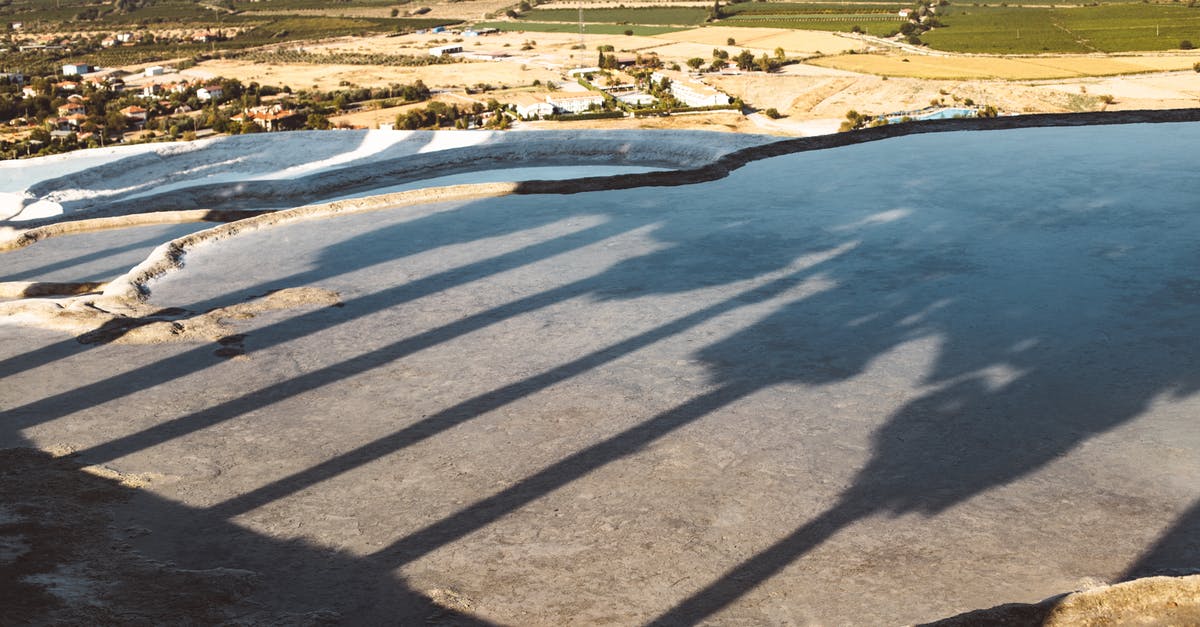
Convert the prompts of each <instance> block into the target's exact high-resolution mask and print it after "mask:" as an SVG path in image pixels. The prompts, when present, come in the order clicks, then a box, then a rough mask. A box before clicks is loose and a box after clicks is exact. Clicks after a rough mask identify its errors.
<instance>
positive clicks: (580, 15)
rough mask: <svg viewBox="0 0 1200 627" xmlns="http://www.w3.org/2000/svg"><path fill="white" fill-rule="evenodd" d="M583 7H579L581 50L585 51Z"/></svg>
mask: <svg viewBox="0 0 1200 627" xmlns="http://www.w3.org/2000/svg"><path fill="white" fill-rule="evenodd" d="M584 48H585V47H584V45H583V5H582V4H580V5H579V49H580V50H583V49H584Z"/></svg>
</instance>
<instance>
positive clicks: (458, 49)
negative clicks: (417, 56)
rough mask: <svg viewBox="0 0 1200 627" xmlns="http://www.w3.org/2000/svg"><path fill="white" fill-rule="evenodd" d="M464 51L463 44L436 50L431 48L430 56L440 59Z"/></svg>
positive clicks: (439, 47)
mask: <svg viewBox="0 0 1200 627" xmlns="http://www.w3.org/2000/svg"><path fill="white" fill-rule="evenodd" d="M462 51H463V47H462V44H450V45H448V46H438V47H436V48H430V49H429V56H431V57H440V56H442V55H444V54H455V53H458V52H462Z"/></svg>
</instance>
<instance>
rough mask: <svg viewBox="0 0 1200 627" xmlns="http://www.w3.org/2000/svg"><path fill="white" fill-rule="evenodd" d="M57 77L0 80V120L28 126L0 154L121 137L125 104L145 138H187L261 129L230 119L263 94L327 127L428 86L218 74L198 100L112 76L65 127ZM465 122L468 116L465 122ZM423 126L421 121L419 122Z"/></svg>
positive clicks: (422, 93) (314, 125)
mask: <svg viewBox="0 0 1200 627" xmlns="http://www.w3.org/2000/svg"><path fill="white" fill-rule="evenodd" d="M60 79H61V77H58V76H40V77H35V78H32V79H31V80H29V81H28V82H27V83H26V85H20V84H17V83H14V82H10V81H8V80H4V79H0V120H2V121H4V122H8V123H13V125H20V124H21V121H23V122H24V123H25V124H26V125H28V126H29V127H32V129H31V130H30V132H29V133H27V134H26V135H25V137H23V138H21V139H19V140H16V141H8V142H0V157H2V158H16V157H21V156H28V155H39V154H54V153H60V152H68V151H71V150H76V149H79V148H88V147H94V146H99V145H104V144H107V143H112V142H119V141H122V139H123V134H124V133H125V132H126V131H128V130H130V129H131V128H132V126H133V123H132V121H131V120H130V119H129V118H127V117H126V116H125V114H123V113H122V112H121V109H124V108H126V107H129V106H131V105H137V106H139V107H141V108H143V109H145V110H146V122H145V123H144V124H141V125H140V129H141V130H143V131H148V132H149V133H147V134H146V135H144V136H143V137H144V138H146V139H158V138H162V139H180V138H182V139H185V140H186V139H191V138H193V137H194V135H195V133H196V132H198V131H200V130H203V129H212V130H213V131H215V132H217V133H229V134H235V135H236V134H241V133H257V132H261V131H262V128H261V127H259V126H258V125H257V124H256V123H254V122H253V121H249V120H245V121H239V120H235V119H233V118H234V116H236V115H237V114H238V113H240V112H242V111H245V110H247V109H249V108H252V107H256V106H259V105H261V104H263V103H264V99H269V100H268V102H272V103H277V104H280V105H281V106H282V107H283V108H285V109H290V110H293V111H296V112H297V113H296V114H297V115H298V116H306V117H303V118H302V119H303V120H304V126H305V127H306V128H311V129H325V128H330V127H331V126H332V124H331V123H330V121H329V118H328V115H329V114H331V113H336V112H339V111H342V110H344V109H345V108H346V107H347V106H349V105H350V104H351V103H356V102H363V101H369V100H378V101H380V102H381V104H382V105H383V106H394V105H396V104H403V103H408V102H421V101H424V100H427V99H428V98H429V96H430V90H429V88H428V87H427V86H426V85H425V84H424V83H423V82H421V81H416V82H415V83H412V84H407V85H405V84H398V83H397V84H392V85H389V86H387V87H376V88H371V89H367V88H359V87H354V86H351V85H347V88H346V89H339V90H334V91H318V90H312V91H301V92H299V93H292V90H291V89H290V88H287V87H284V88H279V87H274V86H270V85H259V84H258V83H254V82H251V83H249V84H248V85H243V84H242V83H241V82H240V81H237V80H236V79H224V78H218V79H213V80H211V81H207V82H206V83H205V84H204V86H209V87H211V86H214V85H215V86H219V88H220V90H221V94H222V95H221V96H220V99H219V101H218V100H216V99H214V100H211V101H209V102H201V101H200V100H199V99H198V97H197V95H196V90H197V89H198V88H199V87H200V86H201V85H190V86H189V87H188V88H187V89H185V90H180V91H177V92H163V93H160V94H156V95H155V96H154V97H152V98H143V97H142V95H141V92H140V91H138V92H128V93H126V92H123V91H120V90H118V89H116V87H118V86H119V85H120V83H119V81H118V82H117V84H110V85H109V88H108V89H99V88H96V87H95V86H92V85H83V86H81V87H80V91H79V94H80V95H82V96H84V98H83V100H82V101H81V102H80V104H81V105H82V106H83V107H84V109H83V111H82V113H83V114H84V115H86V116H87V119H86V120H85V121H83V122H82V123H76V124H75V125H74V126H67V125H65V124H64V125H60V124H57V123H56V122H55V121H56V120H58V118H59V115H58V113H59V107H61V106H63V105H65V104H66V103H67V102H68V101H69V100H68V98H67V96H68V95H69V94H70V93H71V92H66V91H62V90H61V89H59V88H58V87H57V86H56V83H57V82H58V81H59V80H60ZM26 86H28V87H32V88H33V90H34V91H36V92H37V94H36V95H33V96H26V95H24V93H23V88H24V87H26ZM76 100H78V99H76ZM435 105H437V103H435ZM433 109H434V119H435V121H437V122H439V124H440V121H441V120H442V119H444V118H447V117H449V118H450V119H451V124H453V123H454V122H455V121H456V120H457V119H459V118H463V117H464V115H463V112H455V113H453V114H450V115H447V113H448V112H445V111H440V110H439V109H438V107H437V106H433ZM466 113H478V112H473V111H472V112H466ZM439 114H440V115H439ZM414 121H416V120H414ZM470 122H471V121H470V120H467V121H464V124H467V123H470ZM426 125H427V124H425V123H424V120H422V121H421V127H423V126H426ZM57 128H63V129H64V130H67V131H68V132H66V133H54V134H52V133H51V131H52V130H55V129H57ZM81 138H84V139H81Z"/></svg>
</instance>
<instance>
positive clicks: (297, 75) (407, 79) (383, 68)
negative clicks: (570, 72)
mask: <svg viewBox="0 0 1200 627" xmlns="http://www.w3.org/2000/svg"><path fill="white" fill-rule="evenodd" d="M187 73H189V74H192V75H198V74H203V75H207V77H212V76H224V77H226V78H236V79H238V80H239V81H242V82H243V83H248V82H250V81H256V82H258V83H259V84H262V85H287V86H290V87H291V88H293V89H307V88H310V87H313V86H314V85H315V86H316V88H317V89H322V90H330V89H337V88H338V87H339V86H341V84H342V82H343V81H345V82H348V83H350V84H353V85H358V86H360V87H381V86H386V85H389V84H391V83H400V84H408V83H412V82H415V81H417V80H421V81H423V82H424V83H425V84H426V85H428V86H430V87H432V88H449V87H462V86H468V85H475V84H478V83H487V84H490V85H493V86H496V87H502V86H510V87H511V86H517V85H529V84H531V83H533V81H534V80H541V81H542V82H545V81H555V82H559V81H561V80H562V78H561V74H560V72H558V71H556V70H549V69H546V68H542V67H536V66H532V65H531V66H527V67H525V69H522V65H520V64H517V63H505V62H502V61H480V62H471V63H455V64H453V65H429V66H424V67H396V66H390V65H313V64H287V65H283V64H270V63H251V62H247V61H237V60H214V61H205V62H204V63H201V64H199V65H197V66H196V67H195V68H192V69H190V70H188V71H187Z"/></svg>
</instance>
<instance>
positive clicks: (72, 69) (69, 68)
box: [62, 63, 92, 76]
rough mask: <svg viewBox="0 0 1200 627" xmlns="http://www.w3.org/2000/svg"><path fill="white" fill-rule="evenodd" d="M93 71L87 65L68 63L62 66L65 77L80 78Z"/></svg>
mask: <svg viewBox="0 0 1200 627" xmlns="http://www.w3.org/2000/svg"><path fill="white" fill-rule="evenodd" d="M91 71H92V66H90V65H88V64H86V63H68V64H66V65H64V66H62V73H63V76H79V75H81V74H87V73H88V72H91Z"/></svg>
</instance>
